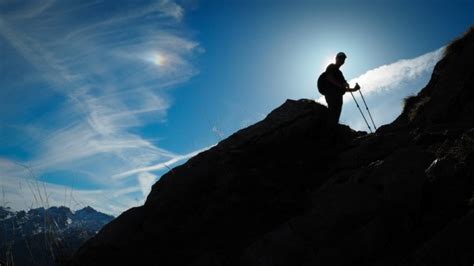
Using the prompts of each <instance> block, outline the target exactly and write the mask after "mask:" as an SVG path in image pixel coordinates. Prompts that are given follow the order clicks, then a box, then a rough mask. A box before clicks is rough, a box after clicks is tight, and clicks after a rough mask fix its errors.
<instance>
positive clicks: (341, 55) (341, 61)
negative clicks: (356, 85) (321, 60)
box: [336, 52, 347, 66]
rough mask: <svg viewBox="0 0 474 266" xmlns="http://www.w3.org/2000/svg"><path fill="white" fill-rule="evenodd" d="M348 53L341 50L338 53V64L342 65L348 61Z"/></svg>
mask: <svg viewBox="0 0 474 266" xmlns="http://www.w3.org/2000/svg"><path fill="white" fill-rule="evenodd" d="M346 57H347V56H346V54H345V53H343V52H339V53H337V55H336V65H338V66H342V65H343V64H344V62H345V61H346Z"/></svg>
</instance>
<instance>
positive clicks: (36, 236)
mask: <svg viewBox="0 0 474 266" xmlns="http://www.w3.org/2000/svg"><path fill="white" fill-rule="evenodd" d="M113 219H114V217H113V216H110V215H107V214H104V213H101V212H98V211H96V210H94V209H93V208H91V207H89V206H87V207H85V208H83V209H80V210H77V211H75V212H74V211H71V210H70V209H69V208H67V207H64V206H61V207H51V208H48V209H45V208H37V209H31V210H29V211H13V210H12V209H10V208H5V207H0V261H2V262H4V263H5V264H6V265H16V266H18V265H20V266H21V265H56V264H57V262H58V261H61V260H63V259H65V258H68V257H69V256H70V255H71V254H72V253H73V252H74V251H75V250H76V249H77V248H78V247H79V246H81V245H82V244H83V243H84V242H85V241H86V240H88V239H89V238H91V237H92V236H94V235H95V234H97V232H98V231H99V230H100V229H101V228H102V227H103V226H104V225H105V224H107V223H109V222H110V221H112V220H113Z"/></svg>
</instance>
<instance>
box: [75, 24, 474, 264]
mask: <svg viewBox="0 0 474 266" xmlns="http://www.w3.org/2000/svg"><path fill="white" fill-rule="evenodd" d="M473 84H474V30H473V29H471V30H470V31H469V32H468V33H466V35H465V36H463V37H462V38H460V39H459V40H457V41H455V42H454V43H453V44H452V45H451V46H450V47H449V48H448V49H447V51H446V56H445V57H444V58H443V59H442V60H441V61H440V62H439V63H438V64H437V65H436V67H435V69H434V71H433V74H432V78H431V80H430V82H429V83H428V85H427V86H426V87H425V88H423V89H422V90H421V91H420V93H419V94H418V95H417V96H415V97H412V98H410V99H407V102H406V106H405V108H404V110H403V113H402V114H401V115H400V117H399V118H397V119H396V120H395V121H394V122H393V123H391V124H389V125H385V126H383V127H381V128H380V129H379V130H377V132H376V133H374V134H366V133H365V132H355V131H353V130H351V129H350V128H349V127H347V126H343V125H338V126H332V125H330V124H328V122H327V109H326V107H324V106H322V105H319V104H317V103H315V102H313V101H309V100H299V101H292V100H288V101H286V102H285V103H284V104H283V105H282V106H280V107H278V108H277V109H275V110H274V111H273V112H271V113H270V114H269V115H268V116H267V117H266V118H265V119H264V120H263V121H261V122H259V123H257V124H255V125H253V126H250V127H248V128H245V129H243V130H240V131H238V132H237V133H235V134H234V135H232V136H230V137H229V138H228V139H226V140H223V141H222V142H220V143H219V144H218V145H217V146H215V147H213V148H211V149H210V150H208V151H205V152H203V153H201V154H199V155H197V156H195V157H194V158H192V159H190V160H189V161H188V162H187V163H186V164H184V165H181V166H179V167H176V168H174V169H173V170H171V171H170V172H168V173H167V174H166V175H164V176H163V177H162V178H161V179H160V180H159V181H158V182H157V183H156V184H155V185H154V186H153V189H152V191H151V193H150V195H149V196H148V198H147V201H146V203H145V205H144V206H141V207H137V208H133V209H130V210H128V211H126V212H124V213H123V214H122V215H120V216H119V217H118V218H117V219H115V220H114V221H112V222H111V223H110V224H108V225H107V226H105V227H104V228H103V229H102V230H101V231H100V233H99V234H98V235H96V236H95V237H94V238H92V239H91V240H89V241H88V242H87V243H86V244H85V245H84V246H83V247H82V248H81V249H80V250H79V251H78V252H77V253H76V255H75V257H74V259H73V260H72V261H71V262H70V265H160V266H161V265H162V266H171V265H180V266H183V265H189V266H201V265H202V266H204V265H206V266H212V265H216V266H217V265H232V266H239V265H242V266H243V265H270V266H273V265H274V266H276V265H279V266H280V265H281V266H283V265H288V266H290V265H291V266H295V265H301V266H303V265H472V263H474V244H473V243H474V229H473V228H474V210H473V207H474V198H472V196H473V191H474V176H473V173H474V153H473V152H474V86H473Z"/></svg>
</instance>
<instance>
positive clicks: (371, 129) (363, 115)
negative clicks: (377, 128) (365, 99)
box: [350, 91, 372, 133]
mask: <svg viewBox="0 0 474 266" xmlns="http://www.w3.org/2000/svg"><path fill="white" fill-rule="evenodd" d="M350 93H351V95H352V99H354V102H355V103H356V105H357V108H358V109H359V112H360V114H361V115H362V118H364V121H365V124H367V127H368V128H369V131H370V133H372V129H371V128H370V125H369V123H368V122H367V119H365V116H364V113H362V110H361V109H360V106H359V103H357V100H356V98H355V97H354V94H353V93H352V91H351V92H350Z"/></svg>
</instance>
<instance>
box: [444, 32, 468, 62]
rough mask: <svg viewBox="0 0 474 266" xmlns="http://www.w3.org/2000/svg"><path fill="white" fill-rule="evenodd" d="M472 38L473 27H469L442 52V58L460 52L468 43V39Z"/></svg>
mask: <svg viewBox="0 0 474 266" xmlns="http://www.w3.org/2000/svg"><path fill="white" fill-rule="evenodd" d="M473 36H474V26H471V27H470V28H469V29H468V30H467V31H466V32H465V33H464V34H463V35H462V36H461V37H458V38H456V39H454V40H453V41H452V42H451V43H450V44H448V46H447V47H446V50H445V51H444V56H448V55H452V54H456V53H458V52H459V51H461V50H462V49H463V48H464V46H466V44H467V43H468V42H469V39H470V38H472V37H473Z"/></svg>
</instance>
